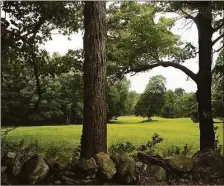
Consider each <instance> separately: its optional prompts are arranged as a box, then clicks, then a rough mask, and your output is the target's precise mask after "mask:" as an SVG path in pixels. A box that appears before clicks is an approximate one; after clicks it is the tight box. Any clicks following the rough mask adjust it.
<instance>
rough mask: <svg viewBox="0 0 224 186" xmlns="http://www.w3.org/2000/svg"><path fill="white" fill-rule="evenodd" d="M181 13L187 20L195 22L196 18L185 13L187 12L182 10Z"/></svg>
mask: <svg viewBox="0 0 224 186" xmlns="http://www.w3.org/2000/svg"><path fill="white" fill-rule="evenodd" d="M180 11H181V12H182V13H183V14H184V15H186V16H185V18H186V19H192V20H193V21H195V17H194V16H192V15H190V14H188V13H187V12H185V11H184V10H182V9H180Z"/></svg>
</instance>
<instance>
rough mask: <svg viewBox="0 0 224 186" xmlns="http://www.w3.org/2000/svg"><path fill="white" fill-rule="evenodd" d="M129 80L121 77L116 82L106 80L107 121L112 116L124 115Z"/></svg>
mask: <svg viewBox="0 0 224 186" xmlns="http://www.w3.org/2000/svg"><path fill="white" fill-rule="evenodd" d="M129 86H130V82H129V81H128V80H127V79H123V80H120V81H116V82H108V84H107V91H106V95H107V106H108V113H107V118H108V121H109V120H110V119H111V118H112V117H118V116H121V115H125V113H126V110H127V100H128V94H129V92H128V89H129Z"/></svg>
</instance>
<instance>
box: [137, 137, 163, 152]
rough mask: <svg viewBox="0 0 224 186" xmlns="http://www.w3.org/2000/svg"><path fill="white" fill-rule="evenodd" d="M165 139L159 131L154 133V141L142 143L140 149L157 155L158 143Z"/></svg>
mask: <svg viewBox="0 0 224 186" xmlns="http://www.w3.org/2000/svg"><path fill="white" fill-rule="evenodd" d="M162 141H163V138H161V137H160V136H159V135H158V134H157V133H154V134H153V136H152V141H148V142H147V143H146V144H145V145H141V146H140V147H139V148H138V150H139V151H144V152H146V153H147V154H149V155H156V149H157V145H158V144H160V143H161V142H162Z"/></svg>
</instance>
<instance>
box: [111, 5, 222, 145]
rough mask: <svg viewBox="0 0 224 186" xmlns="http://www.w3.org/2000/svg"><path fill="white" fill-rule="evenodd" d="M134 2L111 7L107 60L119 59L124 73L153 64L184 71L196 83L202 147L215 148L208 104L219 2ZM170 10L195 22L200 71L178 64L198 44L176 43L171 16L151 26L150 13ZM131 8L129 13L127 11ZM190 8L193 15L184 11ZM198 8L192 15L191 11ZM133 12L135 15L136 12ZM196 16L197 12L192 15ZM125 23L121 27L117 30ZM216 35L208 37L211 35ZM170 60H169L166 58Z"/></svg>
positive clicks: (192, 54) (218, 28)
mask: <svg viewBox="0 0 224 186" xmlns="http://www.w3.org/2000/svg"><path fill="white" fill-rule="evenodd" d="M154 4H156V7H155V6H153V4H152V3H149V4H146V5H145V4H142V5H140V4H138V3H134V2H123V3H122V5H120V7H118V6H114V5H113V7H112V10H111V14H110V16H111V17H110V22H112V23H114V25H117V27H118V28H119V30H118V29H117V30H116V27H115V26H114V27H112V28H111V32H110V34H111V36H110V38H111V41H110V45H111V49H110V47H109V51H110V53H111V54H110V55H109V57H110V60H112V61H116V60H117V61H118V67H120V68H119V70H117V72H118V73H120V72H121V71H123V72H125V73H130V72H134V73H138V72H144V71H148V70H150V69H152V68H155V67H158V66H162V67H174V68H176V69H179V70H181V71H183V72H184V73H185V74H186V75H187V76H189V77H190V78H191V79H192V80H193V81H194V82H195V83H196V84H197V88H198V90H197V101H198V111H199V121H200V124H199V128H200V149H204V148H214V142H215V135H214V130H213V120H212V107H211V65H212V49H213V46H214V45H215V44H216V43H217V42H218V41H220V40H221V39H222V38H223V35H224V33H223V30H222V29H221V28H223V26H224V21H223V18H220V17H222V16H220V15H222V14H223V12H221V10H222V9H223V7H224V6H223V2H170V3H169V4H168V5H166V6H165V4H164V3H154ZM162 6H164V7H168V8H167V9H166V11H169V12H170V11H173V12H177V13H180V14H182V16H183V15H184V16H185V17H186V18H189V19H191V20H192V21H194V23H195V24H196V25H197V28H198V36H199V40H198V43H199V52H198V53H199V72H198V73H197V74H195V73H194V72H192V71H191V70H190V69H188V68H187V67H185V66H184V65H182V64H181V63H182V62H184V61H185V60H187V59H190V58H193V57H196V48H195V47H194V46H192V44H191V43H186V44H185V45H183V43H181V42H179V38H178V37H176V36H174V35H173V34H172V33H171V31H170V28H171V27H172V26H173V24H174V20H170V19H167V18H164V17H161V18H160V20H159V22H158V23H157V24H155V22H154V20H153V17H154V15H155V13H156V12H158V11H161V9H162ZM130 9H131V10H132V14H130V13H128V12H130ZM186 9H187V11H188V10H190V11H191V13H192V15H191V14H189V13H188V12H187V11H186ZM134 11H136V12H134ZM195 12H196V13H195ZM134 13H135V15H134ZM194 14H196V16H194ZM121 26H123V29H120V28H121ZM217 32H219V36H218V37H217V38H216V39H214V40H213V41H212V35H213V34H214V33H217ZM164 59H168V60H164Z"/></svg>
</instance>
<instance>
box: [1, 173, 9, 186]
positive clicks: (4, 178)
mask: <svg viewBox="0 0 224 186" xmlns="http://www.w3.org/2000/svg"><path fill="white" fill-rule="evenodd" d="M1 184H2V185H10V183H9V181H8V177H7V174H6V173H1Z"/></svg>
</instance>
